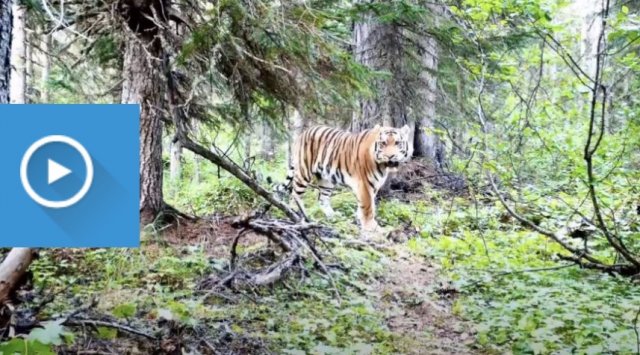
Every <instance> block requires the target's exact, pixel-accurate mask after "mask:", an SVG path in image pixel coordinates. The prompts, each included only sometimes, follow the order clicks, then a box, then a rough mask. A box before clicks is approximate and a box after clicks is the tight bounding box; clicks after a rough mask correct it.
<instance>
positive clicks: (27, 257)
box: [0, 248, 35, 305]
mask: <svg viewBox="0 0 640 355" xmlns="http://www.w3.org/2000/svg"><path fill="white" fill-rule="evenodd" d="M34 257H35V251H34V250H33V249H31V248H13V249H11V251H9V254H7V257H6V258H4V261H2V264H0V305H3V304H5V303H7V301H9V300H10V297H11V294H12V293H13V291H15V288H16V287H17V286H18V283H19V282H20V280H21V279H22V276H23V275H24V274H25V273H26V272H27V269H28V268H29V265H30V264H31V262H32V261H33V259H34Z"/></svg>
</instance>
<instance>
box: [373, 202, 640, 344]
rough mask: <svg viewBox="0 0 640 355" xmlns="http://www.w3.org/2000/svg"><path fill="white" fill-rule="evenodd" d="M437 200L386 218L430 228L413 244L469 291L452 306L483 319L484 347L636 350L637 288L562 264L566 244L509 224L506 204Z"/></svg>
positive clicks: (396, 206) (480, 325)
mask: <svg viewBox="0 0 640 355" xmlns="http://www.w3.org/2000/svg"><path fill="white" fill-rule="evenodd" d="M431 198H432V199H435V200H436V203H434V204H429V205H427V206H426V211H424V213H422V211H423V209H424V208H425V206H413V205H412V206H407V205H401V204H398V203H397V202H387V203H385V206H388V205H390V204H393V207H392V208H390V209H387V208H385V207H382V208H384V209H385V213H388V212H389V211H393V212H392V213H391V214H390V215H388V216H387V217H386V218H390V219H392V220H393V219H396V220H398V221H402V220H404V218H405V217H404V216H407V215H412V216H414V218H412V223H413V225H414V226H416V227H418V228H419V229H422V230H423V232H422V233H421V237H419V238H417V239H413V240H410V241H409V242H408V243H407V248H408V249H409V250H411V251H412V252H413V253H415V254H418V255H423V256H424V257H426V258H429V259H431V260H434V261H435V262H436V263H437V264H438V265H441V266H442V267H443V272H444V275H446V276H447V278H448V279H449V280H450V281H451V282H452V283H453V285H454V286H455V288H456V289H458V290H460V291H461V292H462V297H460V298H459V299H457V300H456V301H455V304H454V306H453V310H454V312H456V313H457V314H458V315H460V316H463V317H466V318H468V319H471V320H473V321H474V322H475V323H477V326H476V330H477V334H476V337H477V343H478V345H480V346H482V347H483V348H485V349H486V350H487V351H489V352H496V353H502V352H504V351H511V352H514V353H537V354H547V353H576V352H577V353H633V352H635V349H636V340H635V333H634V330H633V321H634V317H635V314H636V313H637V312H638V309H640V292H639V291H638V288H637V286H635V285H633V284H630V283H629V282H628V281H627V280H624V279H620V278H617V277H613V276H608V275H602V274H600V273H598V272H591V271H584V270H580V269H579V268H578V267H577V266H575V265H574V266H571V267H566V268H565V267H563V268H556V267H558V263H557V259H556V257H555V255H556V254H557V253H562V252H563V251H562V249H561V248H559V247H558V245H557V244H555V243H553V242H552V241H550V240H548V239H546V238H545V237H543V236H540V235H538V234H536V233H532V232H530V231H527V230H523V229H522V228H521V227H518V226H514V225H508V224H505V223H504V222H503V221H501V220H502V219H504V218H505V215H504V212H502V209H501V208H500V207H499V206H495V207H493V206H486V205H480V206H479V207H480V209H479V210H475V207H474V204H473V202H472V201H467V200H464V199H456V200H454V201H452V202H449V203H441V204H440V203H438V202H437V201H438V199H439V198H441V197H440V196H438V194H435V195H434V194H432V196H431ZM414 207H415V209H414ZM545 268H549V270H545ZM538 269H541V270H539V271H537V270H538ZM522 270H525V271H522ZM526 270H531V271H526Z"/></svg>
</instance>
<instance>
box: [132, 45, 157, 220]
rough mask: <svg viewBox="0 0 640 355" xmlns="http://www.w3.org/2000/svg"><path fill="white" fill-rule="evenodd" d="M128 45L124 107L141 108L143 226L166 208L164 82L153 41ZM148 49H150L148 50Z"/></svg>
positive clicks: (141, 216) (141, 201)
mask: <svg viewBox="0 0 640 355" xmlns="http://www.w3.org/2000/svg"><path fill="white" fill-rule="evenodd" d="M143 41H144V38H141V40H139V41H137V40H129V41H127V43H126V45H125V54H124V67H123V79H124V81H123V83H122V103H137V104H140V222H141V223H142V224H148V223H150V222H152V221H153V220H154V219H155V217H156V215H157V214H158V213H159V212H160V210H161V208H162V206H163V196H162V171H163V166H162V120H161V115H162V106H163V101H164V100H163V94H164V93H163V90H162V87H163V86H162V85H163V81H162V80H161V75H162V71H161V63H160V62H158V61H157V60H156V59H155V58H151V57H150V55H149V54H151V55H153V56H154V57H156V58H157V53H158V52H159V48H157V47H158V45H157V44H156V43H154V42H153V40H150V41H146V42H144V43H143ZM145 46H146V47H147V48H145Z"/></svg>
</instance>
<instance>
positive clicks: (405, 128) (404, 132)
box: [400, 125, 411, 138]
mask: <svg viewBox="0 0 640 355" xmlns="http://www.w3.org/2000/svg"><path fill="white" fill-rule="evenodd" d="M400 132H401V133H402V135H403V136H405V137H407V138H409V132H411V128H409V125H404V126H403V127H402V128H400Z"/></svg>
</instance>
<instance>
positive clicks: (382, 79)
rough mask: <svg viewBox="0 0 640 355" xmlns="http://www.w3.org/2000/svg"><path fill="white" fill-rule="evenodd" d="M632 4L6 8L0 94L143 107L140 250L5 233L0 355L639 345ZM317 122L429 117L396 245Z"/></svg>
mask: <svg viewBox="0 0 640 355" xmlns="http://www.w3.org/2000/svg"><path fill="white" fill-rule="evenodd" d="M639 11H640V2H638V1H634V0H631V1H610V0H539V1H534V0H457V1H421V0H397V1H395V0H394V1H375V0H371V1H355V0H354V1H343V0H315V1H306V0H297V1H269V0H255V1H248V0H220V1H198V0H177V1H168V0H119V1H103V0H87V1H74V0H67V1H63V0H13V1H9V0H0V103H12V104H19V103H32V104H37V103H137V104H140V107H141V116H140V124H141V125H140V143H141V150H140V152H139V154H140V161H141V165H140V175H141V181H140V188H141V194H140V213H141V231H140V237H141V248H139V249H91V250H78V249H40V250H34V249H29V248H14V249H12V250H6V251H5V252H4V261H3V263H2V264H1V265H0V302H2V311H1V313H0V353H6V354H13V353H171V354H185V353H189V354H197V353H204V354H209V353H224V354H227V353H288V354H302V353H316V354H343V353H355V354H360V353H416V354H417V353H420V354H423V353H451V354H464V353H509V352H512V353H535V354H547V353H563V354H564V353H579V354H587V353H588V354H597V353H621V354H631V353H640V332H639V328H638V327H639V326H640V325H639V324H638V323H639V318H640V317H639V315H640V288H639V287H638V284H637V282H638V280H639V279H638V275H640V188H639V186H640V185H639V184H638V181H639V180H640V169H639V168H640V149H639V148H640V119H639V118H638V117H639V116H638V113H639V112H640V100H639V99H638V98H639V97H640V96H639V95H638V94H639V92H640V76H639V75H638V74H639V73H640V60H638V58H639V55H640V46H639V44H640V13H639ZM87 119H91V118H89V117H88V118H87ZM100 124H108V122H100ZM314 124H326V125H330V126H335V127H342V128H344V129H348V130H352V131H355V132H357V131H360V130H362V129H365V128H371V127H373V126H374V125H375V124H385V125H390V126H396V127H401V126H403V125H405V124H407V125H409V126H410V127H411V132H412V133H411V146H412V151H413V159H412V161H411V162H409V163H407V164H406V165H404V166H403V167H402V168H401V169H400V172H398V173H397V174H396V175H395V176H393V177H392V178H391V179H390V181H389V183H388V185H387V186H386V188H385V189H384V191H383V193H381V195H380V196H379V203H378V208H377V210H378V219H379V221H380V223H381V224H382V225H383V226H384V228H385V234H384V235H383V236H382V238H381V240H377V241H370V240H366V239H364V238H362V236H361V235H360V233H359V229H358V226H357V225H356V224H355V222H354V218H355V216H354V213H355V205H356V202H355V198H354V197H353V196H352V194H351V192H350V191H349V190H348V189H344V190H341V191H339V192H338V193H336V194H335V195H334V196H333V198H332V203H333V205H334V208H335V209H336V210H338V211H339V212H340V215H339V216H337V217H335V218H332V219H326V218H324V216H323V215H322V213H321V212H320V209H319V208H318V207H317V206H316V205H317V202H316V195H315V193H309V194H307V195H306V197H305V199H306V200H307V202H306V203H307V206H308V207H309V217H310V219H311V221H312V222H307V221H303V220H301V218H300V216H299V215H298V214H296V213H295V211H293V210H292V209H290V208H289V207H288V206H287V203H286V201H285V200H286V199H287V197H286V196H284V195H282V194H280V193H277V192H275V191H276V189H275V186H276V185H277V184H278V183H280V182H283V181H284V178H285V176H286V173H287V168H288V166H289V163H288V162H289V160H290V159H289V153H290V150H291V144H292V140H293V139H294V138H295V137H296V135H297V134H299V133H300V131H301V130H302V129H304V128H305V127H309V126H311V125H314ZM113 142H114V144H118V143H117V142H118V137H113ZM136 154H138V152H136ZM114 223H117V221H114ZM96 228H100V226H96Z"/></svg>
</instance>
